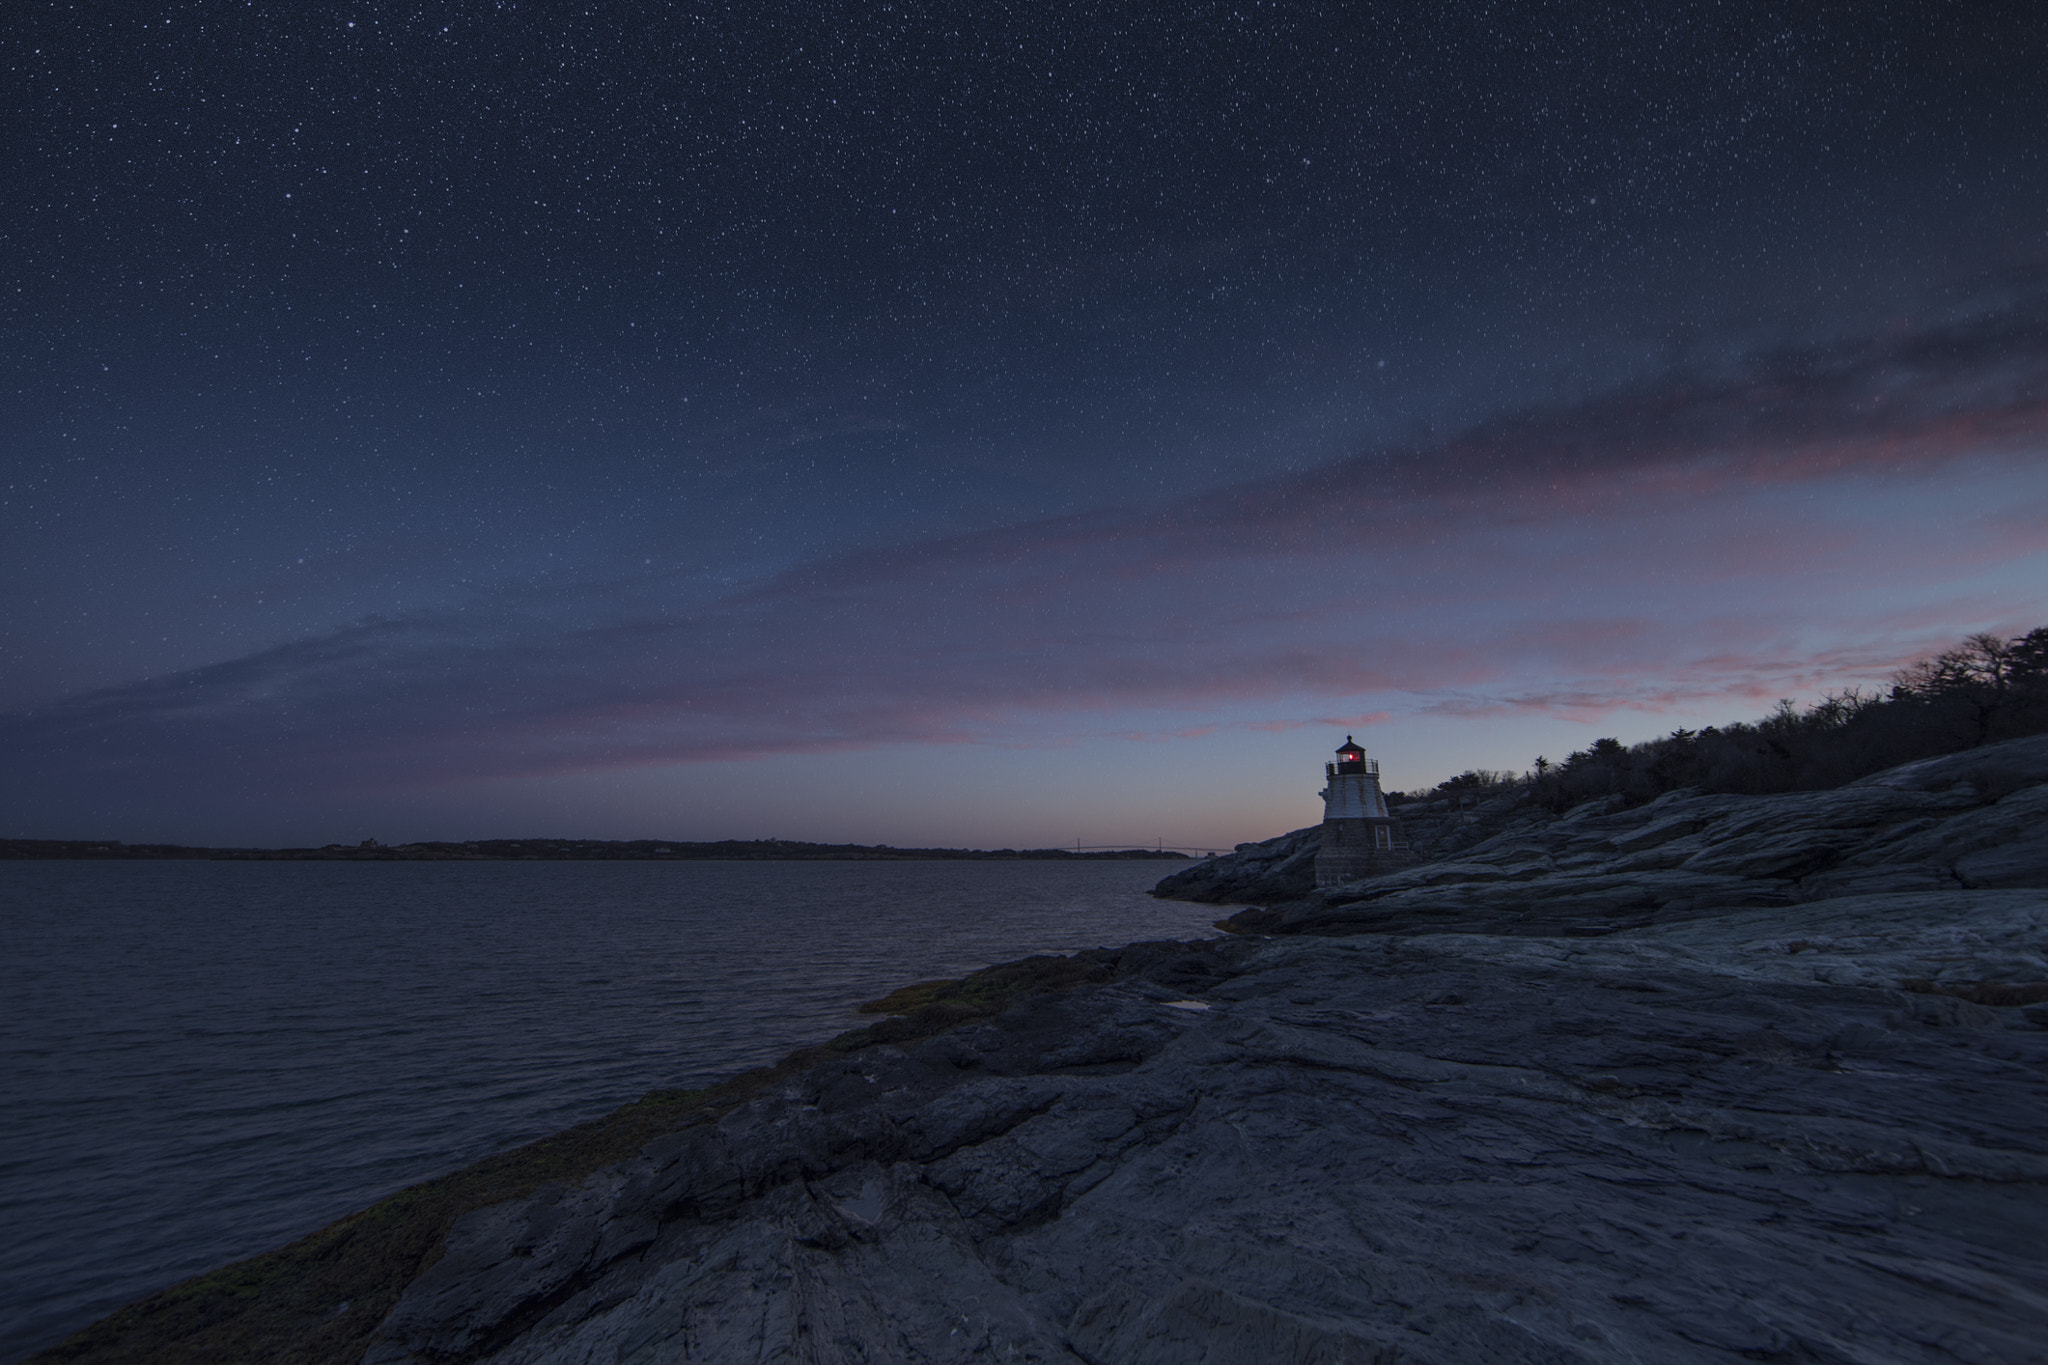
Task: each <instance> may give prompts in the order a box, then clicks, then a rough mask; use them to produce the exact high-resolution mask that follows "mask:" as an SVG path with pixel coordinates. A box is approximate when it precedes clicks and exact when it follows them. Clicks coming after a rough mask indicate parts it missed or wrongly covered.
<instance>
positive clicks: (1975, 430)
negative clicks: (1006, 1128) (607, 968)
mask: <svg viewBox="0 0 2048 1365" xmlns="http://www.w3.org/2000/svg"><path fill="white" fill-rule="evenodd" d="M13 14H14V16H15V17H14V19H13V20H12V21H11V22H10V25H9V26H8V30H7V32H6V33H5V34H4V35H0V74H4V84H5V87H6V89H7V91H8V94H7V96H6V98H5V101H4V110H5V113H4V124H0V147H4V153H5V163H4V164H5V172H6V173H5V175H4V177H0V247H4V251H5V260H6V263H7V264H6V274H5V289H4V292H0V357H4V362H5V363H4V368H0V384H4V389H0V393H4V397H5V401H4V403H0V454H4V460H5V476H4V480H0V498H4V505H0V575H4V580H5V581H4V590H5V601H6V603H7V610H6V612H5V613H4V615H0V752H4V753H5V754H6V755H7V756H8V759H7V767H8V768H9V770H10V771H11V773H12V774H13V776H11V777H10V779H9V781H8V782H7V783H6V784H5V793H4V795H0V833H5V834H32V835H47V836H56V837H115V838H127V839H131V840H142V839H149V838H176V839H184V840H191V841H206V842H244V841H247V842H274V841H301V840H311V841H315V842H326V841H328V840H330V839H339V838H350V839H353V838H357V837H361V836H362V834H364V833H376V834H378V835H379V836H380V837H383V838H386V839H399V838H414V837H476V836H481V835H491V834H516V833H530V832H540V831H553V832H561V833H571V834H587V835H598V836H618V837H629V836H641V835H656V836H661V837H674V838H692V837H725V836H739V837H759V836H766V835H779V836H783V837H796V838H857V839H864V840H876V841H887V842H894V843H923V842H955V843H981V844H991V843H1019V842H1021V843H1043V842H1061V841H1071V840H1072V839H1074V838H1076V837H1082V838H1085V839H1086V840H1087V841H1089V842H1097V841H1121V840H1135V839H1140V838H1142V839H1146V840H1150V839H1151V838H1153V837H1165V838H1167V839H1169V840H1198V841H1210V840H1213V841H1218V842H1229V841H1233V840H1235V839H1240V838H1252V837H1261V836H1263V835H1265V834H1269V833H1272V832H1274V831H1276V830H1278V829H1283V828H1287V827H1291V826H1293V825H1298V824H1301V823H1305V822H1307V821H1308V820H1310V819H1312V818H1314V815H1315V802H1314V799H1313V795H1312V793H1313V791H1314V787H1315V778H1316V775H1317V773H1318V772H1319V771H1320V762H1321V758H1322V757H1323V755H1324V752H1325V751H1326V750H1328V749H1330V748H1332V747H1334V745H1335V743H1336V742H1337V740H1338V739H1340V738H1341V737H1342V731H1343V729H1345V728H1347V727H1349V728H1352V729H1355V730H1356V731H1357V732H1358V734H1359V737H1360V738H1361V739H1363V740H1364V741H1365V742H1366V743H1367V744H1368V745H1370V746H1372V747H1373V748H1374V749H1375V751H1376V752H1377V753H1379V754H1380V755H1382V756H1383V757H1384V758H1385V760H1386V762H1387V775H1388V779H1389V782H1390V785H1394V786H1416V785H1423V784H1426V783H1428V782H1432V781H1435V780H1437V779H1439V778H1441V777H1444V776H1447V775H1449V774H1450V773H1453V772H1456V771H1458V770H1459V769H1460V768H1463V767H1466V766H1470V765H1474V764H1478V765H1482V766H1488V767H1500V766H1510V765H1513V766H1521V765H1523V764H1526V763H1527V762H1529V761H1530V760H1531V759H1533V758H1534V757H1535V755H1536V754H1537V753H1538V752H1548V753H1550V754H1551V755H1552V756H1553V757H1554V756H1557V755H1558V754H1560V753H1562V752H1563V751H1564V750H1566V749H1568V748H1572V747H1577V746H1580V745H1583V744H1584V743H1586V742H1587V741H1589V740H1590V739H1591V738H1593V737H1595V736H1597V735H1601V734H1608V733H1616V734H1621V735H1623V736H1624V737H1629V738H1639V737H1642V736H1645V735H1648V734H1650V733H1654V732H1658V731H1661V730H1665V729H1669V728H1671V727H1672V726H1674V725H1678V724H1689V723H1699V722H1700V721H1702V720H1706V721H1712V720H1724V719H1729V718H1732V717H1736V716H1741V715H1745V714H1750V713H1752V712H1754V711H1756V710H1757V709H1759V707H1761V706H1764V705H1767V704H1768V703H1769V702H1770V701H1771V700H1772V699H1774V698H1776V697H1778V696H1783V695H1795V696H1802V697H1809V698H1810V697H1811V696H1813V695H1815V694H1817V693H1818V692H1819V691H1821V690H1823V689H1825V688H1828V687H1832V686H1839V685H1842V684H1845V683H1850V682H1859V681H1860V682H1866V683H1867V682H1870V681H1873V680H1878V679H1882V678H1883V677H1884V676H1885V674H1886V673H1887V671H1888V670H1890V669H1891V668H1893V667H1895V666H1897V665H1898V664H1899V663H1900V662H1903V661H1904V660H1906V659H1908V658H1910V657H1912V656H1913V655H1914V654H1915V653H1918V652H1923V651H1925V650H1927V649H1930V648H1938V647H1941V646H1943V645H1946V644H1947V643H1949V642H1951V641H1952V640H1953V639H1954V638H1956V637H1959V636H1960V635H1961V634H1963V633H1965V632H1968V631H1972V630H1978V629H2023V628H2027V627H2031V626H2034V625H2039V624H2042V623H2043V622H2044V621H2048V591H2044V589H2048V165H2044V158H2043V154H2042V148H2043V146H2044V145H2048V10H2043V9H2042V8H2041V7H2040V6H2037V5H2023V4H2010V5H1941V4H1920V5H1882V4H1878V5H1873V4H1856V5H1846V4H1845V5H1841V6H1835V7H1825V6H1804V7H1798V8H1797V9H1788V8H1786V7H1782V6H1764V5H1742V4H1724V5H1665V4H1658V5H1644V6H1636V7H1631V6H1616V5H1611V4H1597V5H1596V4H1587V5H1540V4H1531V5H1514V6H1505V5H1503V6H1494V7H1488V6H1484V5H1471V6H1422V5H1399V6H1384V7H1379V8H1372V7H1365V6H1349V5H1344V6H1340V5H1305V4H1303V5H1296V4H1284V5H1271V4H1238V5H1185V6H1164V5H1147V6H1119V5H1113V4H1088V5H1073V6H1063V5H1058V4H1028V5H1026V4H1019V5H1014V6H1010V5H968V4H954V5H945V6H920V5H907V4H895V5H862V6H843V7H841V6H829V5H827V6H818V5H760V4H750V5H735V6H731V7H725V6H714V5H708V4H704V5H673V6H661V5H635V4H606V5H602V6H596V5H593V6H590V7H589V8H588V9H586V10H582V11H566V10H564V9H563V8H562V7H556V6H540V5H530V4H529V5H512V4H504V5H498V6H494V7H486V6H482V5H464V6H455V5H439V6H437V5H407V6H391V5H378V4H363V5H356V6H347V5H338V6H321V7H306V6H275V5H251V6H235V5H226V4H219V3H208V4H196V5H168V6H142V5H138V6H129V5H121V6H57V5H30V6H25V7H18V8H17V9H16V10H15V11H13Z"/></svg>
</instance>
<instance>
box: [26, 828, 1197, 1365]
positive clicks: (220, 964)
mask: <svg viewBox="0 0 2048 1365" xmlns="http://www.w3.org/2000/svg"><path fill="white" fill-rule="evenodd" d="M1173 870H1174V868H1173V866H1172V865H1170V864H1165V863H1157V862H1099V863H1081V862H1075V863H1057V862H1051V863H1014V862H986V863H966V862H963V863H697V862H692V863H550V862H535V863H524V862H522V863H213V862H162V863H156V862H135V863H117V862H107V863H97V862H15V863H0V1085H4V1087H5V1094H6V1119H5V1122H4V1124H0V1227H4V1228H5V1229H6V1235H5V1236H4V1237H0V1360H12V1359H15V1358H17V1357H19V1356H21V1355H24V1354H26V1353H28V1352H30V1351H32V1350H36V1349H39V1348H40V1347H42V1346H46V1345H48V1344H50V1343H51V1342H53V1341H56V1340H57V1339H59V1338H60V1337H62V1336H63V1335H65V1334H66V1333H68V1332H70V1331H73V1330H75V1329H76V1328H78V1327H81V1326H83V1325H84V1324H86V1323H87V1322H90V1321H92V1320H93V1319H95V1318H97V1317H100V1316H102V1315H104V1314H105V1313H106V1312H107V1311H109V1310H110V1309H112V1308H115V1307H118V1306H119V1305H120V1304H123V1303H125V1302H127V1301H129V1300H131V1299H133V1298H136V1297H138V1296H139V1295H141V1294H144V1293H147V1292H149V1291H151V1290H153V1289H157V1288H160V1287H162V1286H164V1285H168V1284H172V1283H175V1282H176V1281H178V1280H181V1279H184V1278H186V1277H187V1276H190V1275H194V1274H198V1273H200V1272H202V1271H205V1270H209V1269H211V1268H213V1267H215V1266H217V1265H220V1264H222V1263H224V1262H227V1261H231V1260H235V1259H238V1258H240V1257H243V1256H248V1255H252V1254H254V1253H256V1252H259V1251H263V1250H267V1249H269V1248H271V1247H274V1246H278V1245H281V1244H283V1243H285V1242H288V1241H291V1240H292V1239H294V1238H297V1237H299V1236H301V1235H303V1234H305V1233H307V1232H311V1231H312V1230H314V1229H315V1228H318V1227H321V1226H324V1225H325V1224H326V1223H328V1222H331V1221H332V1220H334V1219H335V1218H338V1217H340V1216H341V1215H343V1214H346V1213H348V1212H350V1211H352V1210H354V1209H357V1208H360V1207H362V1206H363V1205H365V1204H367V1203H370V1202H372V1201H373V1200H375V1199H377V1198H379V1197H381V1196H383V1195H385V1194H388V1193H389V1192H391V1191H392V1190H395V1189H398V1188H401V1187H403V1186H405V1185H409V1184H412V1183H414V1182H416V1181H419V1180H423V1179H426V1178H428V1177H430V1176H434V1175H438V1174H440V1173H442V1172H444V1171H448V1170H452V1169H454V1168H455V1167H458V1166H461V1165H463V1164H465V1163H467V1162H470V1161H473V1160H475V1159H476V1158H478V1157H480V1156H483V1155H486V1154H488V1153H490V1152H493V1151H498V1150H502V1149H503V1148H506V1147H508V1146H512V1145H514V1144H516V1143H519V1142H523V1141H525V1140H527V1139H530V1138H533V1137H536V1136H539V1135H541V1134H544V1133H548V1132H553V1131H555V1130H556V1129H559V1128H563V1127H566V1126H568V1125H569V1124H572V1123H576V1122H579V1121H581V1120H583V1119H587V1118H591V1117H594V1116H595V1115H598V1114H602V1113H604V1112H606V1111H607V1110H610V1109H612V1108H614V1107H616V1106H617V1105H619V1104H622V1103H624V1102H626V1101H628V1100H631V1099H634V1098H637V1097H638V1096H639V1095H641V1094H644V1093H645V1092H646V1091H648V1090H651V1089H655V1088H660V1087H671V1086H690V1085H699V1084H703V1083H706V1082H708V1081H712V1080H715V1079H718V1078H719V1077H722V1076H726V1075H729V1074H731V1073H732V1072H734V1071H738V1070H741V1069H744V1068H746V1067H749V1066H753V1065H757V1064H759V1063H763V1062H768V1061H772V1060H774V1059H776V1058H778V1057H780V1056H782V1055H783V1054H785V1053H787V1052H789V1051H790V1050H791V1049H792V1048H795V1047H798V1046H801V1045H803V1044H805V1043H810V1042H815V1041H819V1040H822V1039H823V1038H826V1037H828V1036H830V1035H831V1034H833V1033H836V1032H838V1031H840V1030H842V1029H845V1028H849V1027H853V1026H855V1025H856V1024H858V1023H860V1022H862V1021H861V1019H860V1018H859V1017H858V1016H856V1015H854V1014H852V1013H851V1006H852V1005H854V1004H856V1003H858V1002H859V1001H862V1000H868V999H873V998H874V997H876V996H878V995H881V994H884V993H886V992H887V991H889V990H892V989H894V988H895V987H897V986H900V985H904V984H907V983H909V982H912V981H919V980H928V979H930V978H933V977H943V976H958V975H960V974H961V973H963V972H965V971H968V970H970V969H972V968H975V967H980V966H986V965H987V964H989V963H991V962H1001V961H1007V960H1009V959H1012V958H1017V957H1023V956H1027V955H1029V954H1031V953H1037V952H1065V951H1072V950H1074V949H1077V948H1086V947H1093V946H1097V945H1103V944H1121V943H1125V942H1130V941H1132V940H1136V939H1144V938H1191V937H1200V936H1205V935H1207V934H1208V933H1210V932H1212V931H1211V930H1210V929H1209V922H1210V920H1211V919H1212V918H1213V917H1214V916H1215V914H1216V913H1217V912H1216V910H1215V909H1214V908H1212V907H1208V906H1200V905H1185V904H1180V903H1177V902H1171V901H1155V900H1153V899H1151V898H1150V897H1148V896H1146V895H1145V894H1144V891H1145V889H1146V888H1148V887H1149V886H1151V885H1152V883H1153V882H1155V881H1157V880H1158V879H1159V878H1160V877H1161V876H1163V875H1165V874H1166V873H1168V872H1170V871H1173Z"/></svg>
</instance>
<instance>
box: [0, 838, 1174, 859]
mask: <svg viewBox="0 0 2048 1365" xmlns="http://www.w3.org/2000/svg"><path fill="white" fill-rule="evenodd" d="M7 858H92V859H109V858H114V859H120V858H129V859H134V858H194V859H213V860H218V861H228V862H398V863H403V862H493V861H497V862H503V861H541V860H548V861H557V862H576V861H586V862H602V861H614V862H619V861H625V862H689V861H695V860H705V859H714V858H715V859H722V860H741V861H749V862H933V861H957V862H988V861H1003V860H1010V861H1021V860H1026V859H1036V860H1041V861H1046V862H1101V861H1104V860H1109V861H1119V860H1127V859H1147V860H1154V861H1164V862H1186V861H1188V855H1187V854H1185V853H1176V852H1173V851H1171V850H1157V849H1149V848H1122V849H1109V850H1104V851H1098V852H1082V853H1077V852H1075V851H1074V850H1072V849H1066V848H1026V849H1015V848H996V849H984V848H892V847H890V846H889V845H887V844H807V843H804V842H802V841H800V840H793V839H719V840H714V841H712V842H709V843H692V842H688V841H682V840H676V839H626V840H618V839H474V840H470V841H467V842H463V843H448V842H440V841H437V842H432V843H421V844H380V843H377V842H376V841H375V840H364V841H363V842H362V843H360V844H327V845H325V846H323V847H320V848H191V847H187V846H186V845H183V844H124V843H122V842H120V841H119V840H118V839H0V859H7Z"/></svg>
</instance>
